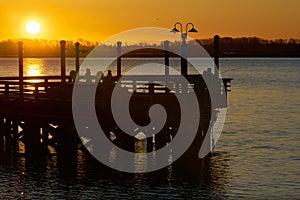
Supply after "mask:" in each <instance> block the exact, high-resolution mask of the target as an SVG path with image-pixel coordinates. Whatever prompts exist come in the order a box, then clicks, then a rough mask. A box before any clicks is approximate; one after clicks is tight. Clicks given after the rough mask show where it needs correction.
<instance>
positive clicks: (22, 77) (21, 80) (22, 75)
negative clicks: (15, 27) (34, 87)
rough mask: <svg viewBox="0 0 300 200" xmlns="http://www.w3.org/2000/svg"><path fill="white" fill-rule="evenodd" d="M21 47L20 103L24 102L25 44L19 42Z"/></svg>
mask: <svg viewBox="0 0 300 200" xmlns="http://www.w3.org/2000/svg"><path fill="white" fill-rule="evenodd" d="M18 47H19V87H20V101H22V100H23V85H24V69H23V42H18Z"/></svg>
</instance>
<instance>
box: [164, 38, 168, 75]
mask: <svg viewBox="0 0 300 200" xmlns="http://www.w3.org/2000/svg"><path fill="white" fill-rule="evenodd" d="M164 49H165V75H166V76H168V75H169V41H168V40H166V41H164Z"/></svg>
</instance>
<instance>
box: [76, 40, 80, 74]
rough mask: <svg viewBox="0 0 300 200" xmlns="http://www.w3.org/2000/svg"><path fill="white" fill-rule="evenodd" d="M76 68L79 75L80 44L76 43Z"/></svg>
mask: <svg viewBox="0 0 300 200" xmlns="http://www.w3.org/2000/svg"><path fill="white" fill-rule="evenodd" d="M75 53H76V55H75V57H76V58H75V66H76V73H77V74H78V72H79V42H76V43H75Z"/></svg>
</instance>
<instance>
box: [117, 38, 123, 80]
mask: <svg viewBox="0 0 300 200" xmlns="http://www.w3.org/2000/svg"><path fill="white" fill-rule="evenodd" d="M121 46H122V42H120V41H118V42H117V76H118V77H121Z"/></svg>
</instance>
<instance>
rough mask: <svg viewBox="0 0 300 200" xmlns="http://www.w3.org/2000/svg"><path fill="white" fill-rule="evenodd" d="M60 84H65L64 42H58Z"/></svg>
mask: <svg viewBox="0 0 300 200" xmlns="http://www.w3.org/2000/svg"><path fill="white" fill-rule="evenodd" d="M60 64H61V65H60V66H61V68H60V69H61V82H62V83H64V82H66V41H64V40H61V41H60Z"/></svg>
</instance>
